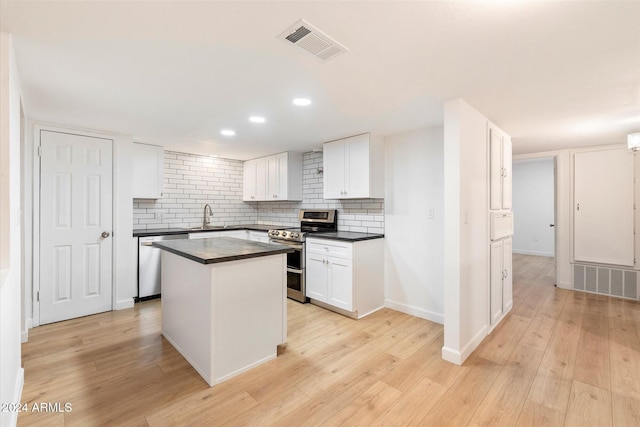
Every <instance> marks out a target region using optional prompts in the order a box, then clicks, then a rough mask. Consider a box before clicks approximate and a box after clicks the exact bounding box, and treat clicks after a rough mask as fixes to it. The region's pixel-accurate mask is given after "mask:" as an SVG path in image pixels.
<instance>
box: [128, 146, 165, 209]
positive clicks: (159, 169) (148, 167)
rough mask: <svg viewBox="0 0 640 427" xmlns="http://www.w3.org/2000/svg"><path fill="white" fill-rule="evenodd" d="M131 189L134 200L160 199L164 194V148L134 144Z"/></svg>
mask: <svg viewBox="0 0 640 427" xmlns="http://www.w3.org/2000/svg"><path fill="white" fill-rule="evenodd" d="M131 165H132V176H131V178H132V179H131V187H132V193H133V198H134V199H160V198H162V194H163V192H164V148H163V147H160V146H157V145H148V144H139V143H135V142H134V143H133V149H132V150H131Z"/></svg>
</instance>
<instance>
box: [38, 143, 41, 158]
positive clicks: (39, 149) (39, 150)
mask: <svg viewBox="0 0 640 427" xmlns="http://www.w3.org/2000/svg"><path fill="white" fill-rule="evenodd" d="M38 156H40V157H42V145H39V146H38Z"/></svg>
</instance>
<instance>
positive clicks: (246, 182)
mask: <svg viewBox="0 0 640 427" xmlns="http://www.w3.org/2000/svg"><path fill="white" fill-rule="evenodd" d="M243 166H244V168H243V169H244V176H243V182H242V200H244V201H245V202H255V201H256V161H255V160H247V161H245V162H244V165H243Z"/></svg>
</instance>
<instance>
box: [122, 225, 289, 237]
mask: <svg viewBox="0 0 640 427" xmlns="http://www.w3.org/2000/svg"><path fill="white" fill-rule="evenodd" d="M280 228H284V227H283V226H282V225H272V224H240V225H227V226H225V227H224V228H214V229H210V230H189V229H188V228H154V229H150V230H133V237H149V236H168V235H171V234H188V233H204V232H209V231H230V230H251V231H269V230H273V229H280Z"/></svg>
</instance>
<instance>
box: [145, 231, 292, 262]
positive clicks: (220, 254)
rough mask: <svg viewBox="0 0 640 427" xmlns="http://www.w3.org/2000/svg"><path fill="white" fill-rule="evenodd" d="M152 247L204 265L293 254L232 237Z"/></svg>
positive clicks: (276, 245)
mask: <svg viewBox="0 0 640 427" xmlns="http://www.w3.org/2000/svg"><path fill="white" fill-rule="evenodd" d="M153 246H155V247H157V248H160V249H164V250H165V251H167V252H171V253H173V254H175V255H179V256H182V257H184V258H187V259H190V260H192V261H195V262H198V263H200V264H205V265H209V264H218V263H222V262H228V261H237V260H241V259H249V258H258V257H263V256H270V255H278V254H286V253H291V252H293V249H292V248H291V247H289V246H285V245H279V244H274V243H260V242H250V241H247V240H243V239H236V238H234V237H216V238H211V239H193V240H191V239H190V240H169V241H161V242H153ZM231 250H238V253H234V254H229V251H231Z"/></svg>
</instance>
